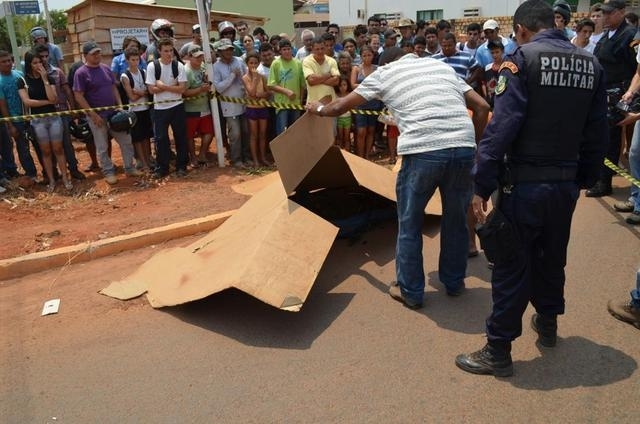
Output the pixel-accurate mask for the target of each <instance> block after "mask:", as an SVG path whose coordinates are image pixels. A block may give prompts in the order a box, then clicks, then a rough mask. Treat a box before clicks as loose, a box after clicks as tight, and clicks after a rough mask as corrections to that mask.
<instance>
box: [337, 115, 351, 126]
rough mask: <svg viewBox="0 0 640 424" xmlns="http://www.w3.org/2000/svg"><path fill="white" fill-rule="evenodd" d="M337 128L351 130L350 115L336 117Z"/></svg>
mask: <svg viewBox="0 0 640 424" xmlns="http://www.w3.org/2000/svg"><path fill="white" fill-rule="evenodd" d="M338 128H349V129H351V115H349V116H338Z"/></svg>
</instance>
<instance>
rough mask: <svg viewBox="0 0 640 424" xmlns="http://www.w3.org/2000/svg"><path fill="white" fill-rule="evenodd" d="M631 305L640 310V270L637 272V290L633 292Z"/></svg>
mask: <svg viewBox="0 0 640 424" xmlns="http://www.w3.org/2000/svg"><path fill="white" fill-rule="evenodd" d="M631 303H632V304H633V306H634V307H635V308H638V309H640V269H639V270H638V272H636V288H635V289H633V290H631Z"/></svg>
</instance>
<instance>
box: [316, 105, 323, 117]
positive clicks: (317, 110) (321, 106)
mask: <svg viewBox="0 0 640 424" xmlns="http://www.w3.org/2000/svg"><path fill="white" fill-rule="evenodd" d="M322 109H324V105H320V106H318V108H317V109H316V113H317V114H318V115H320V116H322V114H321V112H322Z"/></svg>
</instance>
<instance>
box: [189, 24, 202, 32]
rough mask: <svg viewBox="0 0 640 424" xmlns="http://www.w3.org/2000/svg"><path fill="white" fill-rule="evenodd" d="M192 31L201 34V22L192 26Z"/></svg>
mask: <svg viewBox="0 0 640 424" xmlns="http://www.w3.org/2000/svg"><path fill="white" fill-rule="evenodd" d="M191 32H192V33H194V34H200V24H195V25H194V26H192V27H191Z"/></svg>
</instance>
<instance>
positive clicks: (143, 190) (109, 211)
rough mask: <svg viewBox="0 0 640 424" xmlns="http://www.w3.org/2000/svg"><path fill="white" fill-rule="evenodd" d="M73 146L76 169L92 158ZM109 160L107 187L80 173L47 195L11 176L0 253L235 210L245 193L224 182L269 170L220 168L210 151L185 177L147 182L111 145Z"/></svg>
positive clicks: (1, 199)
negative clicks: (113, 180) (131, 172)
mask: <svg viewBox="0 0 640 424" xmlns="http://www.w3.org/2000/svg"><path fill="white" fill-rule="evenodd" d="M74 146H75V148H76V157H77V158H78V161H79V163H80V165H79V169H80V170H83V169H85V168H87V167H88V165H89V164H90V163H91V161H90V159H89V156H88V154H87V152H86V149H85V147H84V145H83V144H82V143H74ZM212 150H213V148H212ZM33 156H34V159H35V155H33ZM16 159H17V158H16ZM113 159H114V163H115V164H116V165H117V166H120V167H119V168H118V175H117V176H118V183H117V184H115V185H113V186H110V185H109V184H107V183H106V182H105V181H104V178H103V177H102V174H101V173H100V172H97V173H90V172H86V173H85V174H86V176H87V179H86V180H84V181H77V180H74V181H73V184H74V188H73V190H71V191H70V192H68V191H67V190H65V189H64V187H63V186H62V183H61V182H58V185H57V188H56V190H55V192H54V193H52V194H49V193H47V191H46V186H45V185H42V184H36V185H33V183H31V181H30V180H29V179H28V178H26V177H22V178H18V179H15V180H13V181H12V187H11V188H10V189H9V190H7V192H5V193H3V194H1V195H0V234H2V238H3V243H2V244H1V245H0V259H6V258H12V257H16V256H21V255H25V254H28V253H34V252H39V251H43V250H50V249H55V248H59V247H64V246H69V245H74V244H77V243H81V242H87V241H95V240H99V239H104V238H108V237H114V236H118V235H123V234H129V233H133V232H136V231H140V230H144V229H148V228H153V227H158V226H162V225H167V224H171V223H175V222H180V221H184V220H188V219H193V218H199V217H202V216H206V215H210V214H215V213H218V212H223V211H227V210H231V209H237V208H238V207H240V206H241V205H242V204H243V203H244V202H245V201H246V200H247V198H248V197H247V196H245V195H242V194H239V193H236V192H235V191H233V190H232V189H231V186H233V185H235V184H238V183H241V182H244V181H247V180H250V179H253V178H256V177H259V176H261V175H265V174H267V173H269V172H273V171H274V169H269V168H260V169H248V170H235V169H233V168H231V167H225V168H219V167H218V165H217V156H216V155H215V154H214V153H211V154H210V157H209V160H210V161H211V163H212V164H211V166H209V167H206V168H196V169H191V170H190V172H189V175H188V176H187V177H185V178H177V177H175V175H174V174H172V175H171V176H169V177H167V178H165V179H163V180H160V181H153V180H151V179H150V178H148V177H143V178H128V177H125V175H124V173H123V172H122V167H121V166H122V161H121V158H120V151H119V149H118V147H117V144H115V143H114V148H113ZM20 171H22V170H20Z"/></svg>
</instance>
